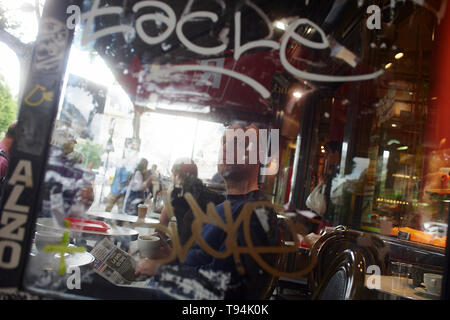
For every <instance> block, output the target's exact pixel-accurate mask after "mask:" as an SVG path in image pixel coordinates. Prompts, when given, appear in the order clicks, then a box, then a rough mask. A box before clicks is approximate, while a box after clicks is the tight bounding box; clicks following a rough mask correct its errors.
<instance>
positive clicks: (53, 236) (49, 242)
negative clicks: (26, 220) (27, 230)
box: [34, 231, 63, 252]
mask: <svg viewBox="0 0 450 320" xmlns="http://www.w3.org/2000/svg"><path fill="white" fill-rule="evenodd" d="M62 237H63V235H62V234H60V233H52V232H46V231H37V232H36V233H35V234H34V244H35V245H36V248H37V249H38V250H39V251H41V252H43V251H44V248H45V246H57V245H60V244H61V242H62Z"/></svg>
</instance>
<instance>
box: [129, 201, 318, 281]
mask: <svg viewBox="0 0 450 320" xmlns="http://www.w3.org/2000/svg"><path fill="white" fill-rule="evenodd" d="M184 198H185V199H186V201H187V202H188V204H189V206H190V208H191V210H192V212H193V214H194V217H195V219H194V221H193V222H192V226H191V230H192V235H191V237H190V238H189V239H188V240H187V241H186V243H185V244H184V246H182V245H181V243H180V239H179V237H178V232H177V226H176V224H171V225H170V226H169V227H167V226H164V225H162V224H159V223H158V224H156V223H138V224H139V225H147V226H149V227H150V228H155V230H158V231H161V232H164V233H165V234H166V235H167V236H169V237H170V239H171V240H172V244H173V250H172V251H171V253H170V255H169V256H168V257H167V258H162V259H157V260H156V259H155V262H156V263H158V264H166V263H169V262H171V261H174V260H175V259H176V258H177V257H178V259H179V261H181V262H184V261H185V260H186V256H187V253H188V251H189V249H190V248H191V246H192V245H193V244H194V243H195V242H197V243H198V245H199V246H200V247H201V248H202V249H203V250H204V251H205V252H206V253H208V254H210V255H211V256H212V257H215V258H218V259H224V258H227V257H229V256H231V255H232V256H233V259H234V261H235V263H236V265H237V266H239V265H240V263H239V262H240V258H239V255H240V254H249V255H250V256H252V258H253V259H254V260H255V262H256V263H257V264H258V265H259V266H260V267H261V268H263V269H264V270H265V271H266V272H267V273H269V274H272V275H274V276H276V277H289V278H298V277H301V276H304V275H306V274H308V273H309V272H310V271H311V270H312V269H313V268H314V266H315V264H316V261H317V254H316V252H315V251H314V250H312V251H311V255H310V263H309V264H308V265H307V266H306V267H305V268H303V269H302V270H298V271H295V272H285V271H283V270H279V269H277V268H276V267H273V266H271V265H269V264H268V263H267V262H266V261H264V259H263V258H262V257H261V254H269V253H273V254H280V255H281V254H288V253H295V252H296V251H297V249H298V243H297V245H294V246H285V245H282V244H280V245H278V246H266V247H256V246H254V245H253V243H252V239H251V232H250V219H251V215H252V214H253V212H254V209H256V208H259V207H266V208H272V209H277V208H276V206H275V205H273V204H272V203H270V202H268V201H257V202H248V203H246V204H245V205H244V207H243V208H242V210H241V212H240V214H239V216H238V217H237V219H236V221H233V217H232V213H231V206H230V202H229V201H225V203H224V213H225V220H226V221H223V219H222V218H221V217H220V215H219V214H218V213H217V211H216V210H215V206H214V204H212V203H209V204H208V205H207V208H206V213H205V212H203V210H202V209H201V208H200V206H199V205H198V203H197V202H196V201H195V199H194V197H193V196H192V195H191V194H189V193H187V194H185V196H184ZM165 204H166V208H167V211H168V216H169V221H170V219H171V218H172V217H173V208H172V206H171V205H170V202H169V201H167V199H166V201H165ZM285 220H286V222H287V225H288V227H289V231H290V233H291V235H292V236H293V237H292V238H293V239H297V234H302V235H306V232H305V231H306V229H305V227H304V226H303V225H302V224H301V223H299V222H295V223H294V222H292V221H291V220H290V219H288V218H287V217H286V219H285ZM204 224H212V225H215V226H217V227H219V228H220V229H222V230H223V231H224V232H225V233H226V239H225V248H226V249H225V251H217V250H214V249H213V248H211V246H210V245H209V244H208V243H207V242H206V241H205V240H204V239H203V237H202V236H201V232H202V227H203V225H204ZM241 225H242V226H243V232H244V237H245V242H246V245H247V246H239V245H238V243H237V233H238V229H239V227H240V226H241ZM238 271H239V272H240V273H243V272H244V270H243V268H242V267H238Z"/></svg>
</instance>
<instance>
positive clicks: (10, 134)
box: [6, 121, 17, 139]
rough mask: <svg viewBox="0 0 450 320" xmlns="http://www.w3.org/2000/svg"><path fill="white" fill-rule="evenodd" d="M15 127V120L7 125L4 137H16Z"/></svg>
mask: <svg viewBox="0 0 450 320" xmlns="http://www.w3.org/2000/svg"><path fill="white" fill-rule="evenodd" d="M16 127H17V121H14V122H13V123H11V124H10V125H9V127H8V131H6V137H8V138H11V139H14V138H15V137H16Z"/></svg>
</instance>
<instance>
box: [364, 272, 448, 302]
mask: <svg viewBox="0 0 450 320" xmlns="http://www.w3.org/2000/svg"><path fill="white" fill-rule="evenodd" d="M369 277H373V275H366V278H365V284H366V287H368V283H371V279H369ZM380 277H381V278H380V288H370V287H368V288H369V289H372V290H376V291H378V292H380V293H382V294H387V295H390V296H394V297H397V298H403V299H409V300H439V299H440V297H439V296H436V295H431V294H429V293H426V290H425V289H424V288H414V287H413V286H412V279H406V278H405V279H402V280H403V281H398V280H399V279H398V277H392V276H387V275H382V276H380ZM394 282H395V285H394ZM394 287H395V288H394Z"/></svg>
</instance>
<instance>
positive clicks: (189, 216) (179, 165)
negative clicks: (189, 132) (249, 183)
mask: <svg viewBox="0 0 450 320" xmlns="http://www.w3.org/2000/svg"><path fill="white" fill-rule="evenodd" d="M197 176H198V169H197V165H196V164H195V163H194V161H192V160H191V159H178V160H177V161H175V163H174V165H173V166H172V179H173V187H172V188H171V190H170V191H169V192H168V195H169V196H170V203H171V205H172V208H173V213H174V215H175V218H176V220H177V229H178V236H179V238H180V244H181V245H184V244H185V243H186V241H187V240H188V239H189V238H190V237H191V235H192V231H191V225H192V222H193V220H194V214H193V213H192V210H191V208H190V207H189V204H188V203H187V201H186V200H185V198H184V195H185V194H186V193H190V194H192V196H193V197H194V199H195V200H196V201H197V203H198V204H199V206H200V208H202V210H203V211H205V212H206V206H207V204H208V203H209V202H212V203H214V205H217V204H219V203H222V202H223V201H225V197H224V196H222V195H221V194H218V193H216V192H214V191H210V190H208V189H207V188H206V187H205V186H204V185H203V182H202V181H201V180H200V179H198V177H197ZM159 220H160V223H161V224H163V225H166V226H167V225H169V217H168V215H167V208H163V210H162V212H161V216H160V219H159Z"/></svg>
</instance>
